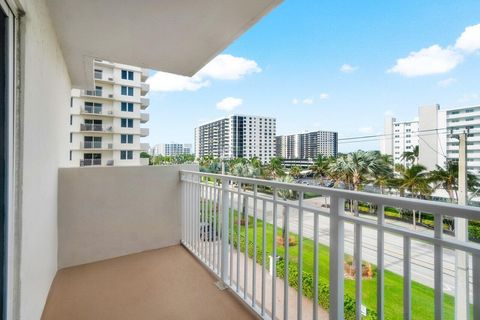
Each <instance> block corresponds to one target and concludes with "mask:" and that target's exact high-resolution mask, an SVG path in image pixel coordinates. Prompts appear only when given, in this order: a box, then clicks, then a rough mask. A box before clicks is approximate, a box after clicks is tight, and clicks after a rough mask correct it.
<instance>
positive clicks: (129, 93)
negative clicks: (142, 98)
mask: <svg viewBox="0 0 480 320" xmlns="http://www.w3.org/2000/svg"><path fill="white" fill-rule="evenodd" d="M121 92H122V96H131V97H133V87H127V86H122V88H121Z"/></svg>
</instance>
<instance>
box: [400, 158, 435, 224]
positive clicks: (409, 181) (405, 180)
mask: <svg viewBox="0 0 480 320" xmlns="http://www.w3.org/2000/svg"><path fill="white" fill-rule="evenodd" d="M400 169H401V171H400V172H399V174H400V176H399V177H398V186H399V188H400V189H403V190H407V191H408V192H409V193H410V195H411V197H412V198H425V197H427V196H429V195H431V194H432V192H433V189H432V187H431V186H430V182H431V179H430V177H429V172H428V171H427V168H425V167H424V166H422V165H420V164H413V165H411V166H410V167H406V168H405V167H403V168H400ZM419 218H420V221H421V213H420V216H419ZM416 225H417V223H416V216H415V210H413V227H414V228H416Z"/></svg>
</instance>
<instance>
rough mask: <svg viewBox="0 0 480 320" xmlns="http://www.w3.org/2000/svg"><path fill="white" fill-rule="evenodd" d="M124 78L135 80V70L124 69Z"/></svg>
mask: <svg viewBox="0 0 480 320" xmlns="http://www.w3.org/2000/svg"><path fill="white" fill-rule="evenodd" d="M122 79H123V80H133V71H128V70H122Z"/></svg>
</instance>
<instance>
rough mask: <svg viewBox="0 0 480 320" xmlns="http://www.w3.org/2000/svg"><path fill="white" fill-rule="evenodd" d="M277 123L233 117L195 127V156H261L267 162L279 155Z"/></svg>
mask: <svg viewBox="0 0 480 320" xmlns="http://www.w3.org/2000/svg"><path fill="white" fill-rule="evenodd" d="M275 132H276V120H275V119H274V118H269V117H256V116H247V115H232V116H230V117H226V118H223V119H220V120H216V121H212V122H209V123H207V124H204V125H201V126H200V127H197V128H195V156H196V157H197V158H200V157H203V156H206V155H213V156H215V157H223V158H227V159H230V158H253V157H257V158H258V159H260V160H261V161H262V162H263V163H266V162H269V161H270V159H271V158H272V157H274V156H275V153H276V151H275V149H276V143H275Z"/></svg>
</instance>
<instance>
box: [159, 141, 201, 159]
mask: <svg viewBox="0 0 480 320" xmlns="http://www.w3.org/2000/svg"><path fill="white" fill-rule="evenodd" d="M191 153H192V145H191V144H188V143H175V142H172V143H160V144H157V145H155V147H153V152H152V154H153V155H162V156H178V155H181V154H191Z"/></svg>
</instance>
